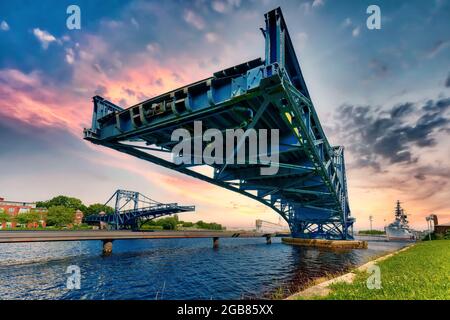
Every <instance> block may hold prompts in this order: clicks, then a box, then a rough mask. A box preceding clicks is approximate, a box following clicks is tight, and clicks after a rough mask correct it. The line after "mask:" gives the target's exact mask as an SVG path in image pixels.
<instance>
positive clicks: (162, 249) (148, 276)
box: [0, 238, 405, 299]
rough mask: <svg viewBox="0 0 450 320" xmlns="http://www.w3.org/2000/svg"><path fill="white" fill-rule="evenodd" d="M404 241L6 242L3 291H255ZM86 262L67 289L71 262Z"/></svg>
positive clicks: (174, 294)
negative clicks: (316, 244)
mask: <svg viewBox="0 0 450 320" xmlns="http://www.w3.org/2000/svg"><path fill="white" fill-rule="evenodd" d="M404 245H405V243H388V242H384V241H376V240H375V241H369V249H367V250H347V251H339V252H336V251H326V250H318V249H313V248H304V247H298V246H291V245H286V244H282V243H281V239H280V238H275V239H272V244H271V245H266V243H265V239H259V238H253V239H251V238H250V239H239V238H238V239H232V238H229V239H226V238H223V239H220V248H218V249H213V248H212V240H211V239H160V240H118V241H117V240H116V241H114V248H113V254H112V256H110V257H102V256H101V242H100V241H80V242H48V243H21V244H0V299H243V298H244V299H251V298H263V297H268V296H270V295H271V294H272V293H273V292H275V291H278V290H279V288H283V291H286V292H287V291H289V290H295V289H298V288H299V287H301V286H302V285H304V284H305V283H306V282H308V281H309V280H311V279H313V278H317V277H320V276H323V275H325V274H327V273H336V272H342V271H345V270H347V269H348V268H350V267H352V266H355V265H360V264H362V263H364V262H365V261H367V260H369V259H370V258H372V257H374V256H377V255H381V254H383V253H385V252H388V251H393V250H395V249H398V248H400V247H402V246H404ZM70 265H77V266H79V267H80V270H81V289H79V290H69V289H67V288H66V281H67V277H68V276H69V274H66V273H65V272H66V270H67V267H68V266H70Z"/></svg>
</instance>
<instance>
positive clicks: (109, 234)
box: [0, 230, 286, 243]
mask: <svg viewBox="0 0 450 320" xmlns="http://www.w3.org/2000/svg"><path fill="white" fill-rule="evenodd" d="M267 236H272V237H274V236H279V235H278V234H276V233H260V232H247V231H244V232H233V231H139V232H135V231H106V230H85V231H0V243H14V242H45V241H82V240H120V239H123V240H125V239H167V238H215V237H218V238H235V237H239V238H255V237H267ZM283 236H286V235H283Z"/></svg>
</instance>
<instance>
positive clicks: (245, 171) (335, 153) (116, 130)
mask: <svg viewBox="0 0 450 320" xmlns="http://www.w3.org/2000/svg"><path fill="white" fill-rule="evenodd" d="M265 22H266V26H265V28H264V29H261V31H262V33H263V36H264V39H265V58H264V60H263V59H260V58H259V59H255V60H251V61H248V62H246V63H242V64H239V65H236V66H234V67H232V68H228V69H225V70H222V71H219V72H216V73H214V74H213V76H212V77H210V78H207V79H204V80H202V81H198V82H195V83H192V84H189V85H187V86H184V87H182V88H179V89H176V90H173V91H170V92H167V93H164V94H161V95H159V96H157V97H154V98H151V99H148V100H146V101H143V102H141V103H138V104H137V105H134V106H132V107H129V108H127V109H124V108H121V107H119V106H117V105H115V104H113V103H111V102H109V101H107V100H105V99H103V98H102V97H100V96H95V97H94V98H93V102H94V112H93V117H92V127H91V128H90V129H85V130H84V138H85V139H86V140H88V141H91V142H92V143H95V144H99V145H102V146H106V147H109V148H112V149H115V150H117V151H120V152H123V153H127V154H130V155H132V156H135V157H138V158H140V159H143V160H146V161H150V162H153V163H155V164H158V165H161V166H164V167H166V168H170V169H173V170H176V171H178V172H181V173H184V174H187V175H189V176H191V177H194V178H198V179H201V180H203V181H206V182H209V183H213V184H215V185H218V186H221V187H223V188H225V189H228V190H232V191H235V192H238V193H240V194H242V195H245V196H247V197H250V198H252V199H254V200H257V201H259V202H261V203H263V204H264V205H267V206H268V207H270V208H272V209H273V210H274V211H276V212H277V213H278V214H279V215H281V216H282V217H283V219H284V220H286V221H287V223H288V224H289V227H290V230H291V233H292V236H293V237H299V238H312V239H314V238H324V239H352V238H353V223H354V218H352V217H351V215H350V208H349V203H348V193H347V182H346V173H345V164H344V148H343V147H342V146H331V145H330V144H329V142H328V140H327V137H326V136H325V134H324V132H323V129H322V127H321V124H320V122H319V118H318V116H317V113H316V111H315V109H314V106H313V103H312V102H311V97H310V95H309V93H308V89H307V87H306V84H305V80H304V78H303V75H302V72H301V69H300V65H299V62H298V60H297V57H296V54H295V51H294V47H293V44H292V42H291V38H290V36H289V32H288V30H287V27H286V23H285V20H284V18H283V14H282V12H281V9H280V8H277V9H275V10H272V11H270V12H268V13H266V14H265ZM194 121H202V126H203V129H204V130H206V129H210V128H215V129H219V130H221V131H225V130H227V129H231V128H242V129H244V130H246V129H256V130H258V129H269V130H270V129H278V130H279V141H280V143H279V150H277V151H275V150H268V151H267V152H268V153H269V152H278V153H279V154H278V156H279V161H278V162H279V163H278V166H279V170H278V172H277V173H276V174H274V175H261V173H260V168H261V167H263V166H267V163H266V164H263V163H261V162H259V161H258V162H256V163H254V162H246V163H244V164H236V163H227V159H225V158H224V164H212V165H209V167H210V168H211V169H212V170H210V171H212V173H211V174H205V173H204V172H205V170H196V167H198V166H203V167H204V166H206V165H205V164H195V163H194V164H176V163H175V162H174V161H173V160H172V159H171V157H170V155H171V153H172V148H173V147H174V145H176V144H177V143H178V141H172V140H171V135H172V132H173V131H174V130H175V129H178V128H184V129H187V130H188V131H189V132H194ZM194 138H195V137H194ZM243 139H245V137H243ZM241 142H242V141H241ZM203 143H204V145H206V143H205V142H203ZM237 145H238V147H239V145H240V142H238V144H237ZM238 147H237V148H238ZM235 151H237V150H235ZM247 151H248V150H247ZM247 151H246V152H247ZM258 158H259V157H258ZM186 192H189V190H186Z"/></svg>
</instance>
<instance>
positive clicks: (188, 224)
mask: <svg viewBox="0 0 450 320" xmlns="http://www.w3.org/2000/svg"><path fill="white" fill-rule="evenodd" d="M192 226H194V224H193V223H192V222H189V221H183V227H185V228H189V227H192Z"/></svg>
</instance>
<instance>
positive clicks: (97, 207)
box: [84, 203, 114, 216]
mask: <svg viewBox="0 0 450 320" xmlns="http://www.w3.org/2000/svg"><path fill="white" fill-rule="evenodd" d="M101 211H103V212H105V213H106V214H112V213H114V209H113V208H111V207H110V206H106V205H104V204H101V203H94V204H91V205H90V206H89V207H87V208H86V211H84V215H85V216H90V215H91V214H98V213H100V212H101Z"/></svg>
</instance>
